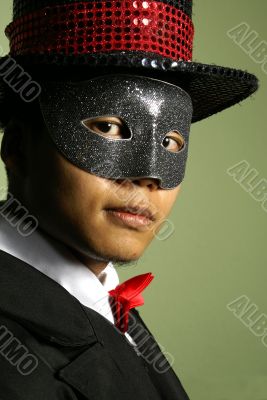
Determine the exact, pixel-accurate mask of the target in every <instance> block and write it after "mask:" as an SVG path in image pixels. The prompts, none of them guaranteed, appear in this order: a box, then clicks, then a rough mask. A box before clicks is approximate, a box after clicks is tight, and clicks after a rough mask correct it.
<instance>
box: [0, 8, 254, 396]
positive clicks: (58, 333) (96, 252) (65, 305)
mask: <svg viewBox="0 0 267 400" xmlns="http://www.w3.org/2000/svg"><path fill="white" fill-rule="evenodd" d="M145 3H146V4H145ZM191 13H192V9H191V3H189V2H188V3H186V2H183V1H178V2H177V5H176V6H169V5H167V4H166V3H164V2H162V3H161V2H158V3H155V2H152V3H148V2H142V3H138V2H133V3H127V4H126V3H125V4H124V2H120V3H119V2H104V1H103V2H100V3H99V2H91V1H87V2H64V1H57V2H56V1H40V2H39V4H36V2H34V1H14V15H13V19H14V21H13V22H12V23H11V24H10V25H9V26H8V27H7V30H6V33H7V34H8V36H9V38H10V40H11V44H10V48H11V53H10V55H11V56H12V58H10V57H8V56H7V57H4V58H2V59H1V60H0V61H1V62H0V73H1V76H2V79H3V82H2V87H1V89H0V92H2V96H1V100H0V102H1V104H2V107H1V108H0V109H1V114H0V120H1V121H2V126H3V128H4V136H3V141H2V148H1V157H2V160H3V161H4V163H5V165H6V169H7V173H8V180H9V187H8V196H7V199H6V200H5V201H4V202H2V203H1V205H0V214H1V221H0V250H1V251H0V276H1V280H0V282H1V290H0V366H1V371H2V373H1V377H0V387H1V397H2V398H3V399H4V400H11V399H12V400H16V399H22V400H24V399H25V400H26V399H27V400H30V399H36V398H38V399H39V398H40V399H103V400H105V399H109V400H112V399H129V400H131V399H140V400H145V399H147V400H148V399H151V400H152V399H153V400H159V399H164V400H168V399H173V400H174V399H176V400H185V399H188V395H187V394H186V391H185V389H184V388H183V386H182V384H181V382H180V381H179V379H178V377H177V376H176V375H175V373H174V371H173V370H172V368H171V366H170V365H169V363H168V361H167V359H166V358H165V356H164V354H162V352H161V351H160V349H159V347H158V345H157V344H156V342H155V339H154V338H153V336H152V334H151V333H150V332H149V330H148V328H147V327H146V326H145V324H144V322H143V321H142V319H141V318H140V315H139V313H138V311H137V310H136V309H135V307H137V306H139V305H141V304H142V303H143V300H142V298H141V297H140V296H141V291H142V290H143V289H144V288H145V287H146V286H147V285H148V284H149V283H150V282H151V280H152V278H153V277H152V276H151V274H149V273H148V274H141V275H139V276H137V277H134V278H133V280H130V281H129V282H126V283H125V284H122V285H119V286H118V277H117V274H116V271H115V269H114V266H113V263H117V264H118V265H120V264H127V263H131V262H134V261H136V260H138V259H139V258H140V256H141V255H142V254H143V252H144V250H145V249H146V248H147V246H148V245H149V243H151V241H152V240H153V238H154V237H155V235H156V234H158V232H159V231H160V228H161V226H162V223H163V222H164V220H165V219H166V218H167V216H168V214H169V213H170V211H171V209H172V207H173V205H174V203H175V201H176V199H177V196H178V194H179V191H180V188H181V182H182V180H183V178H184V174H185V165H186V159H187V153H188V144H189V131H190V125H191V122H196V121H198V120H200V119H203V118H205V117H208V116H209V115H211V114H214V113H216V112H218V111H221V110H222V109H224V108H226V107H228V106H230V105H233V104H235V103H236V102H238V101H240V100H242V99H244V98H245V97H247V96H249V95H250V94H252V93H253V92H254V91H255V90H256V89H257V79H256V77H254V76H253V75H250V74H248V73H245V72H243V71H237V70H233V69H229V68H224V67H217V66H207V65H202V64H197V63H193V62H191V55H192V54H191V53H192V39H193V25H192V21H191ZM162 19H165V22H164V24H165V25H164V29H160V28H162ZM122 21H123V22H122ZM103 25H104V26H103ZM177 26H180V27H181V28H182V31H183V32H182V34H181V29H180V28H179V29H177ZM122 32H123V35H122ZM104 33H105V34H104ZM127 34H128V36H129V37H127ZM101 35H102V36H101ZM131 35H132V36H131ZM163 35H165V38H166V37H169V41H168V40H165V42H164V43H163V39H162V36H163ZM173 36H174V37H173ZM182 37H183V39H182ZM178 39H179V40H178ZM149 40H150V43H149V45H148V42H149ZM166 42H167V43H166ZM174 43H176V45H175V47H173V46H174ZM177 43H180V44H179V45H177ZM149 46H150V47H149ZM118 49H119V50H118ZM148 49H149V51H148ZM171 49H173V50H171ZM168 56H169V57H168ZM175 60H183V61H182V62H181V61H175ZM77 64H78V65H77ZM114 64H115V65H114ZM104 65H106V67H105V68H104ZM21 66H23V67H25V68H26V67H27V80H25V75H24V76H23V71H22V69H21V68H22V67H21ZM29 77H30V78H29ZM29 79H31V81H30V80H29ZM32 83H35V84H36V85H35V86H31V89H34V88H35V89H36V88H38V85H40V88H41V91H40V92H39V93H38V96H36V98H34V99H32V100H33V101H30V100H31V99H30V96H31V94H32V93H34V92H33V91H31V90H30V89H29V85H30V84H32ZM37 83H38V85H37ZM27 87H28V90H27ZM14 92H16V93H14ZM214 92H216V96H214ZM18 93H19V94H20V97H19V94H18ZM203 99H205V100H203ZM23 100H24V101H23ZM36 228H37V229H36ZM141 272H143V271H140V273H141Z"/></svg>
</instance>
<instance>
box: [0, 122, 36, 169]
mask: <svg viewBox="0 0 267 400" xmlns="http://www.w3.org/2000/svg"><path fill="white" fill-rule="evenodd" d="M28 129H29V128H28V127H26V126H25V123H24V122H22V121H20V120H12V121H10V122H9V123H8V124H7V126H6V127H5V129H4V135H3V139H2V146H1V158H2V160H3V162H4V163H5V165H6V168H7V169H8V170H9V171H10V172H11V173H13V174H15V175H24V174H25V173H26V159H27V157H26V156H27V154H26V149H27V147H28V146H27V140H28V135H27V130H28Z"/></svg>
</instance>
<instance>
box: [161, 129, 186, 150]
mask: <svg viewBox="0 0 267 400" xmlns="http://www.w3.org/2000/svg"><path fill="white" fill-rule="evenodd" d="M162 146H163V147H164V148H165V149H166V150H168V151H171V152H172V153H178V152H179V151H181V150H182V149H183V148H184V146H185V140H184V138H183V136H182V135H181V133H179V132H178V131H171V132H168V133H167V135H165V137H164V139H163V141H162Z"/></svg>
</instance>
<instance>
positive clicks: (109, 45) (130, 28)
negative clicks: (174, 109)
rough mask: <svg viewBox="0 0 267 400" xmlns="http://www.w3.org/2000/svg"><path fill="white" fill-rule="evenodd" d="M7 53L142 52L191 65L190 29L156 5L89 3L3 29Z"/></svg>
mask: <svg viewBox="0 0 267 400" xmlns="http://www.w3.org/2000/svg"><path fill="white" fill-rule="evenodd" d="M6 35H7V36H8V38H9V39H10V54H11V55H12V56H16V55H28V54H44V53H45V54H47V53H48V54H50V53H53V54H65V55H69V54H72V55H78V54H87V53H100V52H105V53H106V52H109V51H114V50H117V51H120V50H124V51H125V50H126V51H127V50H128V51H146V52H152V53H156V54H159V55H161V56H163V57H168V58H171V59H173V60H175V61H178V60H183V61H191V60H192V48H193V36H194V25H193V22H192V20H191V18H190V17H189V16H188V15H186V14H185V13H184V12H183V11H181V10H180V9H178V8H176V7H174V6H171V5H169V4H165V3H162V2H160V1H128V0H122V1H117V0H116V1H115V0H111V1H98V2H97V1H92V2H76V3H72V4H67V5H57V6H51V7H45V8H43V9H42V10H38V11H35V12H32V13H31V14H27V15H24V16H22V17H20V18H17V19H16V20H15V21H14V22H12V23H11V24H9V25H8V26H7V28H6Z"/></svg>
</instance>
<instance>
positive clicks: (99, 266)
mask: <svg viewBox="0 0 267 400" xmlns="http://www.w3.org/2000/svg"><path fill="white" fill-rule="evenodd" d="M70 250H71V252H72V253H73V254H74V256H75V257H76V258H78V260H79V261H81V262H82V263H83V264H84V265H86V266H87V268H88V269H90V270H91V271H92V272H93V273H94V274H95V275H96V276H97V278H98V279H102V278H104V275H103V274H102V272H103V271H104V269H105V268H106V266H107V265H108V262H106V261H98V260H94V259H92V258H90V257H88V256H85V255H83V254H81V253H79V252H77V251H76V250H74V249H70Z"/></svg>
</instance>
